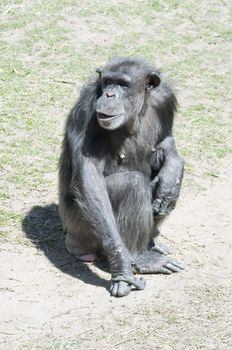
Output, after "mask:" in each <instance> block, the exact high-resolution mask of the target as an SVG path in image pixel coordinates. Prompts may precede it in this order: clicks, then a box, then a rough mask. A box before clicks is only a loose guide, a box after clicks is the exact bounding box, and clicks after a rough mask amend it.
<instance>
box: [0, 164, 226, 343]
mask: <svg viewBox="0 0 232 350" xmlns="http://www.w3.org/2000/svg"><path fill="white" fill-rule="evenodd" d="M231 161H232V159H230V158H228V157H227V158H226V159H225V160H224V162H223V164H222V168H221V172H220V175H219V177H217V178H215V179H213V180H211V181H210V182H209V180H208V182H207V183H205V184H204V186H205V188H206V190H204V191H201V192H200V193H199V194H194V193H193V194H191V189H189V188H188V189H186V188H185V187H184V188H183V191H182V197H181V199H180V202H179V205H178V207H177V208H176V210H175V211H174V212H173V213H172V215H171V216H170V218H169V219H168V222H167V223H166V224H164V226H163V230H162V234H161V237H160V240H162V242H164V243H166V244H168V245H169V246H171V248H172V251H173V254H174V255H175V256H176V257H177V258H178V259H179V260H181V261H183V262H184V263H185V265H186V269H185V270H184V271H183V272H181V273H179V274H173V275H171V276H161V275H151V276H147V277H146V280H147V286H146V289H145V290H144V291H137V292H135V291H134V292H132V293H131V294H130V295H129V296H127V297H125V298H118V299H116V298H113V297H110V294H109V292H108V290H107V289H108V287H109V280H110V274H109V273H108V272H107V268H106V266H105V265H104V264H102V265H100V266H95V265H93V264H82V263H81V262H78V261H77V260H76V259H75V258H74V257H72V256H71V255H69V254H68V253H67V252H66V250H65V248H64V242H63V236H62V232H61V228H60V222H59V218H58V215H57V206H56V205H55V204H51V205H47V206H40V207H39V206H38V207H34V208H32V209H31V211H30V212H28V214H27V216H26V217H25V220H24V222H23V227H22V231H23V232H24V234H25V235H26V237H27V238H28V242H30V244H28V245H26V246H25V245H23V246H22V245H19V244H18V243H17V244H15V245H14V244H9V243H6V244H5V245H2V248H1V255H0V263H1V266H4V268H3V269H2V271H1V287H0V293H1V294H0V296H1V320H0V344H1V345H0V348H1V349H3V350H5V349H21V348H25V349H71V348H72V349H127V348H130V349H165V350H166V349H220V350H222V349H228V350H229V349H231V348H232V339H231V338H232V303H231V295H232V254H231V248H232V231H231V205H232V201H231V200H232V178H231ZM54 201H55V198H54ZM38 228H39V229H40V230H43V231H46V232H54V231H56V232H59V233H58V236H56V237H60V238H59V242H58V244H54V245H51V246H49V245H47V244H46V243H45V244H44V245H42V246H41V245H40V246H38V245H37V244H36V243H34V244H33V240H32V241H31V240H30V239H31V238H32V237H33V232H34V231H35V230H36V229H38Z"/></svg>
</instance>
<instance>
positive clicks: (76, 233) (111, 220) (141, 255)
mask: <svg viewBox="0 0 232 350" xmlns="http://www.w3.org/2000/svg"><path fill="white" fill-rule="evenodd" d="M98 72H99V77H98V78H97V79H96V80H95V81H94V82H91V83H88V84H87V85H86V86H85V87H84V88H83V90H82V92H81V95H80V98H79V100H78V102H77V103H76V105H75V106H74V108H73V109H72V111H71V113H70V115H69V117H68V120H67V124H66V128H65V136H64V142H63V150H62V154H61V159H60V174H59V180H60V181H59V183H60V206H59V207H60V215H61V218H62V221H63V226H64V229H65V231H66V232H67V236H66V246H67V248H68V250H69V251H70V252H71V253H73V254H75V255H77V256H78V257H81V256H82V255H85V254H90V253H91V254H94V255H95V256H98V257H102V256H105V257H107V259H108V260H109V263H110V268H111V274H112V284H111V294H112V295H114V296H123V295H127V294H128V293H129V292H130V290H131V285H134V286H135V287H136V288H138V289H142V288H144V281H143V279H141V278H140V279H138V278H136V277H134V275H133V272H140V273H157V272H161V273H171V272H176V271H179V270H180V269H182V266H181V265H180V264H179V263H178V262H176V261H175V260H173V259H172V258H170V257H166V256H163V255H162V254H160V253H161V252H163V249H162V246H160V247H158V246H156V245H155V243H154V238H155V237H156V235H157V233H158V224H159V222H160V221H162V219H163V217H164V215H166V214H168V213H169V212H170V211H171V210H172V209H173V208H174V206H175V203H176V201H177V198H178V196H179V191H180V186H181V180H182V175H183V161H182V159H181V158H180V157H179V155H178V153H177V151H176V147H175V142H174V138H173V135H172V126H173V119H174V113H175V111H176V108H177V100H176V97H175V95H174V93H173V91H172V88H171V87H170V85H169V84H168V83H166V82H165V81H164V80H163V77H162V75H161V73H160V71H159V70H157V69H156V68H155V67H154V66H152V65H150V64H149V63H148V62H146V61H145V60H143V59H128V58H121V59H118V60H115V61H113V62H111V63H109V64H108V65H107V66H106V67H105V68H104V69H102V70H99V71H98Z"/></svg>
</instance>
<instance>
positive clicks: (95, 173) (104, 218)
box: [70, 142, 145, 296]
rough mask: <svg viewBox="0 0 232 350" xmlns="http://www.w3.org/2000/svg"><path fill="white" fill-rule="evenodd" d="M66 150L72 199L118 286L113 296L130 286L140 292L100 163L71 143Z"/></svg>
mask: <svg viewBox="0 0 232 350" xmlns="http://www.w3.org/2000/svg"><path fill="white" fill-rule="evenodd" d="M71 143H72V142H71ZM70 148H71V149H72V159H73V166H72V168H73V176H72V182H71V188H72V191H73V194H74V197H75V199H74V200H75V202H76V203H77V204H78V207H79V208H80V209H81V210H82V213H83V216H84V217H85V219H86V220H87V221H88V223H89V224H90V226H91V227H92V230H93V232H94V234H95V235H96V237H97V238H98V239H99V241H100V242H101V243H102V247H103V249H104V252H105V254H106V256H107V258H108V260H109V263H110V268H111V274H112V280H113V281H117V282H114V283H118V285H119V287H118V289H117V288H116V292H115V293H116V295H117V296H122V295H126V294H128V293H129V292H130V290H131V285H134V286H135V287H136V288H137V289H144V287H145V285H144V281H143V280H141V279H138V278H136V277H134V275H133V273H132V257H131V255H130V253H129V251H128V250H127V248H126V247H125V245H124V243H123V241H122V239H121V237H120V234H119V232H118V228H117V225H116V221H115V218H114V214H113V210H112V206H111V203H110V199H109V196H108V192H107V189H106V183H105V179H104V176H103V175H102V174H101V170H100V169H99V164H100V161H99V160H98V161H95V160H94V159H91V158H88V157H86V156H84V155H83V153H82V149H81V148H79V147H78V148H76V147H75V143H74V144H73V145H71V147H70ZM120 281H123V282H120Z"/></svg>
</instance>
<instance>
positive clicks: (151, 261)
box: [135, 251, 184, 275]
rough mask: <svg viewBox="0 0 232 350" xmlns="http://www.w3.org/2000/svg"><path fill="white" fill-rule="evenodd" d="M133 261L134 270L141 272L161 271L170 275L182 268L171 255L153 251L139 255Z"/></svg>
mask: <svg viewBox="0 0 232 350" xmlns="http://www.w3.org/2000/svg"><path fill="white" fill-rule="evenodd" d="M135 263H136V264H135V270H136V271H137V272H139V273H141V274H146V273H163V274H165V275H170V274H171V273H172V272H180V271H181V270H183V269H184V266H183V265H182V264H181V263H180V262H178V261H177V260H175V259H173V258H172V257H169V256H163V255H162V254H159V253H157V252H153V251H148V252H145V253H143V254H141V255H139V256H138V257H137V259H136V262H135Z"/></svg>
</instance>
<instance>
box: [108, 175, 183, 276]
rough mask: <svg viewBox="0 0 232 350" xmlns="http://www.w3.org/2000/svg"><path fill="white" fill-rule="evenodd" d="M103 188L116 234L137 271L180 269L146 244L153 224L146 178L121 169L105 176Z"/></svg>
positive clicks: (169, 259) (172, 270)
mask: <svg viewBox="0 0 232 350" xmlns="http://www.w3.org/2000/svg"><path fill="white" fill-rule="evenodd" d="M106 183H107V190H108V193H109V197H110V200H111V203H112V207H113V210H114V214H115V218H116V221H117V225H118V230H119V232H120V235H121V237H122V239H123V241H124V242H125V245H126V246H127V248H128V249H129V251H130V252H131V255H132V257H133V258H134V261H135V270H137V272H140V273H165V274H169V273H172V272H177V271H179V270H181V269H182V265H181V264H180V263H178V262H177V261H176V260H175V259H173V258H171V257H166V256H163V255H162V254H159V253H158V252H157V251H155V249H152V247H149V243H150V239H151V237H153V236H152V235H153V234H154V232H155V230H156V227H155V223H156V222H155V221H154V218H153V213H152V205H151V202H152V194H151V188H150V185H149V180H148V179H147V178H146V177H145V176H144V175H143V174H142V173H139V172H122V173H117V174H114V175H110V176H108V177H107V178H106Z"/></svg>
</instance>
